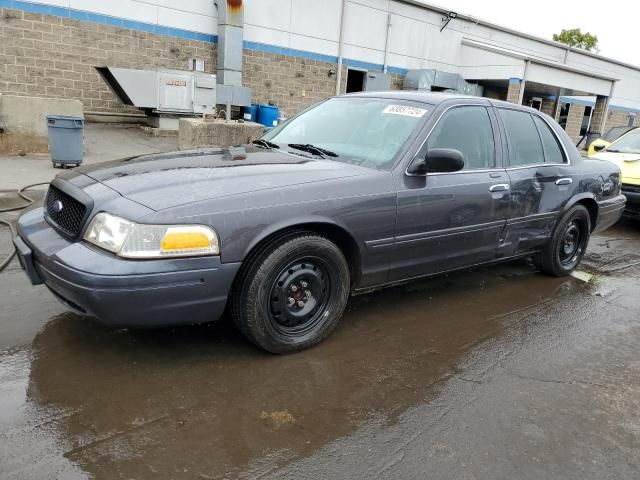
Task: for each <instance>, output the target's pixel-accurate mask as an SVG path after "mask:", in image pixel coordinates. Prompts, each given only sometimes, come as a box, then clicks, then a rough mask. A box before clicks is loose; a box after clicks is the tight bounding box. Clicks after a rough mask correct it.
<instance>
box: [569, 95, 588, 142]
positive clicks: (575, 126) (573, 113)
mask: <svg viewBox="0 0 640 480" xmlns="http://www.w3.org/2000/svg"><path fill="white" fill-rule="evenodd" d="M584 109H585V107H584V105H578V104H577V103H572V104H571V105H570V106H569V115H568V116H567V126H566V128H565V130H566V132H567V135H569V136H570V137H571V140H573V143H578V140H580V128H581V127H582V120H583V119H584Z"/></svg>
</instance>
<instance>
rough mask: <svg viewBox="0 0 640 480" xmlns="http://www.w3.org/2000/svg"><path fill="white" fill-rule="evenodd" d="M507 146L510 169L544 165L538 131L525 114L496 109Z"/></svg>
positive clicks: (529, 117) (528, 115)
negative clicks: (505, 133) (521, 166)
mask: <svg viewBox="0 0 640 480" xmlns="http://www.w3.org/2000/svg"><path fill="white" fill-rule="evenodd" d="M498 111H499V113H500V117H501V118H502V122H503V123H504V128H505V130H506V132H507V142H508V144H509V163H510V164H511V166H512V167H514V166H520V165H535V164H539V163H544V151H543V149H542V142H541V140H540V135H539V134H538V129H537V128H536V125H535V123H534V122H533V118H532V117H531V115H530V114H529V113H527V112H520V111H518V110H508V109H503V108H500V109H498Z"/></svg>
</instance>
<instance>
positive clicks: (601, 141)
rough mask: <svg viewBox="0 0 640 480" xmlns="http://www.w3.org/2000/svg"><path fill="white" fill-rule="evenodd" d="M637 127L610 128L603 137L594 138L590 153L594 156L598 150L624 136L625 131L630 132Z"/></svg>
mask: <svg viewBox="0 0 640 480" xmlns="http://www.w3.org/2000/svg"><path fill="white" fill-rule="evenodd" d="M634 128H636V127H613V128H610V129H609V130H608V131H607V133H605V134H604V135H603V136H602V137H600V138H598V139H596V140H594V141H593V142H591V144H590V145H589V150H588V153H587V154H588V155H589V156H590V157H593V156H594V155H595V154H597V153H598V152H601V151H602V150H604V149H605V148H607V147H608V146H609V145H611V143H612V142H615V141H616V140H617V139H618V138H620V137H622V136H623V135H624V134H625V133H628V132H630V131H631V130H633V129H634Z"/></svg>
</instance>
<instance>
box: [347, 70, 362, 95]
mask: <svg viewBox="0 0 640 480" xmlns="http://www.w3.org/2000/svg"><path fill="white" fill-rule="evenodd" d="M366 79H367V72H365V71H363V70H354V69H351V68H350V69H348V70H347V93H355V92H362V91H364V87H365V84H364V82H365V81H366Z"/></svg>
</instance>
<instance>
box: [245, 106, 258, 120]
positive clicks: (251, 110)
mask: <svg viewBox="0 0 640 480" xmlns="http://www.w3.org/2000/svg"><path fill="white" fill-rule="evenodd" d="M258 108H259V107H258V105H257V104H256V103H252V104H251V106H249V107H242V118H244V120H245V121H246V122H257V121H258Z"/></svg>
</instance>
